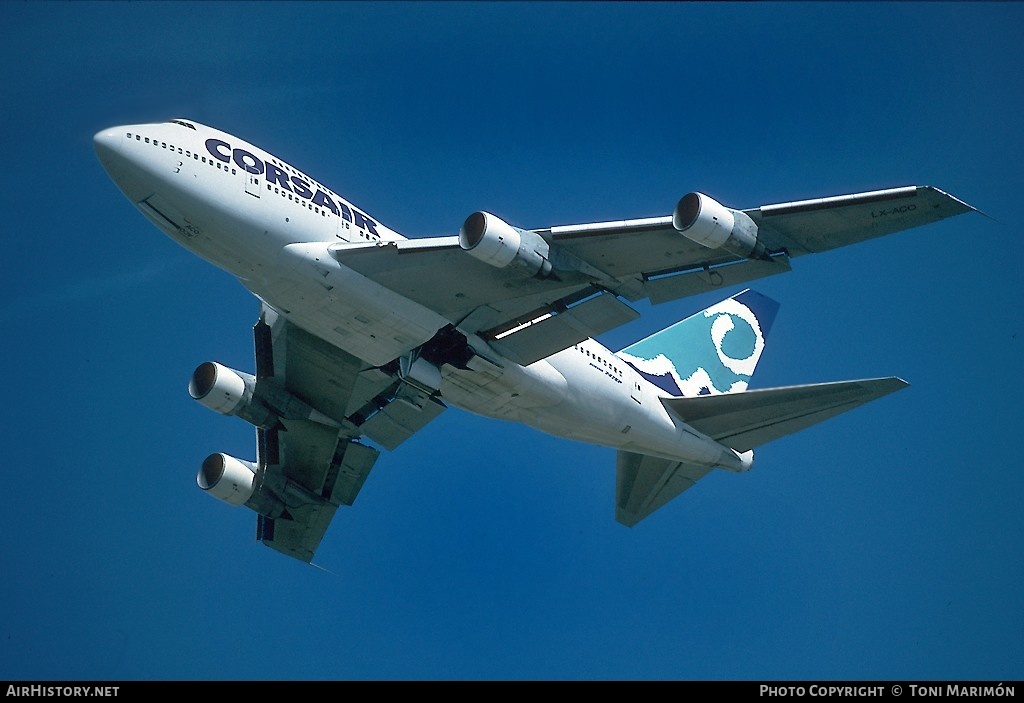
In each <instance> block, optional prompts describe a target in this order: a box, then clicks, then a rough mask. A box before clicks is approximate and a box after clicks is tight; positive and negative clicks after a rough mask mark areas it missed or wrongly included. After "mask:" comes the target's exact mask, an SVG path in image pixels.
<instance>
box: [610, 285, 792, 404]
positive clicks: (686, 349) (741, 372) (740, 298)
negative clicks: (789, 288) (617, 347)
mask: <svg viewBox="0 0 1024 703" xmlns="http://www.w3.org/2000/svg"><path fill="white" fill-rule="evenodd" d="M778 310H779V304H778V303H777V302H775V301H774V300H772V299H771V298H767V297H765V296H763V295H761V294H760V293H756V292H754V291H752V290H745V291H743V292H742V293H737V294H736V295H734V296H732V297H731V298H727V299H725V300H723V301H721V302H719V303H716V304H714V305H712V306H711V307H709V308H707V309H706V310H703V311H701V312H699V313H697V314H695V315H691V316H690V317H688V318H686V319H685V320H682V321H680V322H677V323H676V324H674V325H672V326H671V327H667V328H666V329H663V330H661V331H660V332H656V333H654V334H652V335H651V336H650V337H647V338H645V339H642V340H641V341H639V342H637V343H636V344H633V345H630V346H628V347H626V348H625V349H623V350H622V351H620V352H618V354H617V356H618V357H619V358H620V359H622V360H623V361H625V362H626V363H627V364H629V365H630V366H632V367H633V368H634V369H635V370H636V372H637V373H639V374H640V375H641V376H643V377H644V378H646V379H647V380H648V381H650V382H651V383H653V384H654V385H656V386H657V387H658V388H660V389H662V390H663V391H665V393H666V394H668V395H670V396H673V397H692V396H698V395H719V394H722V393H737V392H742V391H745V390H746V389H747V385H748V383H749V382H750V377H751V376H752V375H753V373H754V368H755V367H756V366H757V362H758V361H759V360H760V358H761V353H762V352H763V351H764V345H765V340H766V338H767V337H768V330H769V329H770V328H771V326H772V322H774V320H775V315H776V313H777V312H778Z"/></svg>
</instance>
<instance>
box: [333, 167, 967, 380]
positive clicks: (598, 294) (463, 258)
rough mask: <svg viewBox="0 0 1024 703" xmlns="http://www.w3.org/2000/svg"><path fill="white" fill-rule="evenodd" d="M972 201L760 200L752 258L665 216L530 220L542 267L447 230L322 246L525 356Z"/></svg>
mask: <svg viewBox="0 0 1024 703" xmlns="http://www.w3.org/2000/svg"><path fill="white" fill-rule="evenodd" d="M973 209H974V208H972V207H971V206H969V205H967V204H966V203H963V202H962V201H960V200H958V199H956V198H954V197H953V196H951V195H948V194H946V193H944V192H942V191H940V190H938V189H936V188H932V187H930V186H908V187H905V188H894V189H890V190H881V191H873V192H868V193H857V194H853V195H843V196H837V197H832V198H822V199H818V200H804V201H799V202H791V203H780V204H775V205H763V206H761V207H758V208H755V209H749V210H743V211H742V213H743V214H744V215H746V216H747V217H749V218H750V220H751V221H752V222H753V224H754V225H756V228H757V237H758V240H759V241H760V242H761V243H762V244H763V245H764V247H765V250H766V255H765V256H763V257H760V258H753V259H751V258H746V257H743V256H738V255H736V254H734V253H730V252H728V251H726V250H724V249H721V248H709V247H707V246H704V245H702V244H699V243H697V242H696V241H694V240H692V239H690V238H688V237H687V236H684V235H683V234H682V233H681V232H680V231H677V230H676V229H675V228H674V227H673V217H672V216H671V215H669V216H664V217H653V218H646V219H637V220H621V221H615V222H599V223H590V224H579V225H568V226H557V227H550V228H546V229H537V230H530V232H532V233H533V234H535V235H539V236H540V237H541V238H543V240H544V244H543V246H547V247H549V252H548V260H549V262H550V264H551V272H550V274H549V275H547V276H544V277H537V276H534V275H532V274H531V273H529V272H528V271H527V272H524V270H523V269H522V268H520V267H517V266H516V265H514V263H515V262H513V264H511V265H505V266H504V267H501V266H498V265H495V264H493V263H487V262H485V261H483V260H480V259H478V258H475V257H474V256H472V255H470V254H469V253H467V251H464V250H463V249H462V247H461V246H460V243H459V237H455V236H450V237H436V238H429V239H411V240H404V241H398V242H382V243H379V244H376V245H374V244H336V245H333V246H332V247H331V254H332V256H334V258H335V259H337V260H338V261H339V262H340V263H342V264H344V265H345V266H348V267H350V268H352V269H354V270H356V271H358V272H359V273H361V274H363V275H365V276H367V277H368V278H370V279H372V280H373V281H375V282H377V283H379V284H381V285H383V286H386V287H388V288H390V289H392V290H394V291H396V292H398V293H400V294H402V295H403V296H406V297H408V298H410V299H412V300H415V301H416V302H418V303H420V304H422V305H424V306H425V307H427V308H429V309H431V310H433V311H434V312H437V313H438V314H440V315H442V316H444V317H446V318H447V319H449V320H451V321H452V322H454V323H455V324H456V325H457V326H458V328H459V329H460V330H461V331H462V332H464V333H472V334H479V335H480V336H481V337H483V338H484V339H486V340H488V341H490V342H492V343H493V344H494V346H495V347H497V348H498V349H499V350H500V351H502V352H503V353H505V354H507V355H508V356H509V357H511V358H512V359H514V360H516V361H518V362H519V363H523V364H528V363H532V362H533V361H536V360H537V359H541V358H544V357H545V356H549V355H550V354H553V353H555V352H557V351H560V350H561V349H565V348H567V347H569V346H571V345H573V344H575V343H577V342H579V341H581V340H583V339H586V338H588V337H596V336H598V335H599V334H601V333H603V332H606V331H608V330H609V329H612V328H614V327H616V326H618V325H621V324H624V323H625V322H628V321H630V320H632V319H634V318H635V317H637V315H638V313H637V312H636V311H635V310H634V309H633V308H631V307H630V306H629V305H628V304H627V302H632V301H637V300H640V299H643V298H649V299H650V301H651V302H652V303H661V302H665V301H668V300H674V299H678V298H681V297H685V296H689V295H696V294H699V293H704V292H708V291H712V290H716V289H719V288H722V287H726V286H731V285H735V284H739V283H745V282H747V281H751V280H754V279H757V278H762V277H765V276H770V275H774V274H776V273H783V272H785V271H788V270H790V259H791V258H793V257H796V256H801V255H804V254H811V253H817V252H822V251H827V250H829V249H834V248H837V247H841V246H846V245H848V244H854V243H857V242H861V241H864V240H867V239H871V238H874V237H879V236H882V235H885V234H891V233H893V232H897V231H899V230H904V229H910V228H912V227H918V226H920V225H924V224H928V223H931V222H935V221H937V220H940V219H943V218H945V217H951V216H954V215H959V214H961V213H965V212H969V211H971V210H973ZM734 212H740V211H734ZM502 224H504V223H502ZM521 232H524V233H525V232H526V231H525V230H521ZM624 301H626V302H624ZM538 325H543V328H540V329H539V328H537V326H538Z"/></svg>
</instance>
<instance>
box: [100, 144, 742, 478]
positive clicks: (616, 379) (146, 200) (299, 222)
mask: <svg viewBox="0 0 1024 703" xmlns="http://www.w3.org/2000/svg"><path fill="white" fill-rule="evenodd" d="M121 129H122V131H123V130H128V129H134V130H137V132H133V133H132V135H133V136H132V137H131V138H129V137H127V136H125V134H126V133H122V138H123V139H124V148H125V150H126V151H130V152H132V155H133V156H134V161H135V163H137V164H138V166H137V167H133V166H130V165H129V166H125V167H124V170H123V171H122V172H121V173H119V174H118V179H117V180H118V183H119V185H120V186H121V188H122V190H123V191H124V192H125V194H126V195H127V196H128V197H129V198H130V199H131V200H132V201H133V202H134V203H135V204H136V205H137V206H138V207H139V209H140V210H142V211H143V213H145V214H146V215H147V217H149V219H150V220H151V221H152V222H153V223H154V224H156V225H157V226H158V227H159V228H160V229H161V230H162V231H164V232H165V233H166V234H168V236H170V237H171V238H172V239H174V240H175V241H177V242H178V243H179V244H181V245H182V246H184V247H186V248H188V249H189V250H191V251H193V252H194V253H196V254H197V255H199V256H200V257H202V258H203V259H205V260H207V261H209V262H211V263H213V264H214V265H216V266H218V267H220V268H222V269H224V270H225V271H228V272H230V273H231V274H232V275H234V276H236V277H237V278H238V279H239V280H240V281H241V282H242V284H243V285H244V286H245V287H246V288H247V289H249V290H250V291H251V292H252V293H253V294H254V295H256V296H257V297H259V298H260V299H261V300H263V301H264V302H265V303H267V304H268V305H270V306H271V307H273V308H274V309H276V310H278V311H279V312H280V313H281V314H283V315H284V316H285V317H286V318H288V319H289V320H290V321H291V322H293V323H294V324H296V325H298V326H299V327H302V328H304V329H306V330H307V331H309V332H311V333H313V334H315V335H317V336H319V337H321V338H323V339H324V340H326V341H328V342H330V343H331V344H333V345H336V346H337V347H338V348H340V349H342V350H344V351H346V352H348V353H350V354H353V355H354V356H357V357H359V358H361V359H364V360H365V361H367V362H368V363H370V364H373V365H377V366H380V365H384V364H386V363H388V362H391V361H393V360H394V359H396V358H398V357H399V356H401V355H402V354H405V353H407V352H409V351H410V350H412V349H415V348H417V347H418V346H420V345H422V344H423V343H425V342H427V341H428V340H429V339H430V338H431V337H432V336H433V335H434V334H435V332H437V330H439V329H440V328H442V327H443V326H445V325H446V324H448V323H449V322H450V321H449V320H447V319H445V318H443V317H441V316H439V315H438V314H437V313H434V312H433V311H431V310H429V309H427V308H425V307H423V306H421V305H419V304H417V303H415V302H413V301H411V300H409V299H407V298H404V297H402V296H399V295H397V294H395V293H394V292H392V291H390V290H389V289H387V288H385V287H383V286H380V285H379V284H377V283H375V282H373V281H371V280H369V279H367V278H366V277H365V276H362V275H361V274H359V273H357V272H355V271H353V270H351V269H349V268H347V267H345V266H343V265H341V264H339V263H338V262H337V261H336V260H335V259H334V258H332V257H331V256H330V254H329V252H328V250H327V247H328V246H329V245H331V244H336V243H341V242H363V243H365V242H373V241H389V240H401V239H405V238H404V237H402V236H401V235H399V234H397V233H395V232H393V231H391V230H389V229H388V228H386V227H384V226H383V225H380V224H379V223H377V222H376V221H374V220H369V222H370V223H371V226H369V227H366V226H363V227H360V226H357V225H358V224H360V223H359V218H358V217H357V218H355V220H356V222H348V221H346V220H345V219H343V218H342V217H339V216H338V215H336V214H335V213H333V212H328V211H327V210H326V208H318V207H316V206H315V205H314V204H313V203H312V202H311V201H310V200H309V199H307V198H300V197H298V196H297V195H295V194H293V193H290V192H289V193H282V190H281V189H280V188H278V187H275V185H274V184H273V183H270V182H268V180H267V179H266V178H264V177H262V176H258V177H256V178H253V177H252V176H251V175H250V174H249V173H247V172H246V171H245V170H243V169H242V168H239V167H238V165H237V164H236V163H235V161H230V162H228V163H221V162H220V161H216V162H215V160H214V159H212V158H208V157H207V152H208V149H207V148H206V146H205V143H206V140H207V139H209V138H211V137H212V138H217V139H220V140H221V143H227V144H230V145H232V146H233V147H234V148H238V149H244V151H245V153H247V154H251V155H254V156H256V157H258V158H259V159H261V160H263V161H265V162H267V163H276V164H281V167H282V168H288V169H290V172H293V173H298V172H296V171H294V170H293V169H291V168H290V167H288V166H286V165H284V164H283V163H282V162H280V161H278V160H276V159H274V157H273V156H271V155H270V154H268V153H266V152H264V151H263V150H261V149H259V148H258V147H255V146H253V145H251V144H248V143H245V142H242V141H241V140H238V139H237V138H235V137H233V136H231V135H227V134H224V133H220V132H216V131H215V130H205V129H204V131H202V132H195V133H194V134H192V133H188V132H187V130H185V129H183V128H181V127H180V126H178V125H174V124H153V125H138V126H136V127H134V128H121ZM138 135H142V139H137V138H136V136H138ZM145 140H149V141H148V142H147V141H145ZM164 140H166V141H164ZM157 141H159V144H157ZM163 144H166V145H167V146H162V145H163ZM238 163H240V164H243V165H244V163H245V161H239V162H238ZM301 177H302V178H305V179H307V180H308V181H310V182H311V183H314V184H315V181H312V179H308V177H305V176H301ZM317 185H318V184H317ZM268 186H269V187H268ZM328 192H329V193H330V196H331V198H332V199H334V200H337V201H338V203H339V205H340V204H341V202H344V201H341V200H340V198H338V196H336V195H334V193H333V192H331V191H328ZM342 207H344V208H349V209H351V210H352V211H354V212H358V211H357V210H356V209H355V208H354V207H353V206H352V205H351V204H350V203H347V202H344V205H343V206H342ZM361 215H362V213H360V216H361ZM363 219H364V221H365V220H368V218H363ZM488 356H490V358H491V360H492V361H494V362H495V366H494V367H491V368H490V370H489V372H487V373H478V372H476V371H466V370H463V371H459V370H456V369H452V368H448V367H446V368H445V369H442V376H443V381H442V384H441V388H440V392H441V396H442V398H443V399H444V400H445V402H446V403H449V404H451V405H454V406H456V407H459V408H462V409H464V410H467V411H470V412H473V413H477V414H481V415H486V416H489V417H496V418H501V419H507V420H514V421H519V422H522V423H524V424H528V425H530V426H532V427H534V428H537V429H539V430H541V431H543V432H546V433H549V434H553V435H557V436H561V437H566V438H570V439H575V440H580V441H584V442H588V443H593V444H599V445H603V446H608V447H614V448H618V449H624V450H627V451H634V452H637V453H643V454H648V455H654V456H660V457H662V458H666V459H673V460H680V461H686V462H691V463H699V464H704V465H721V464H723V463H733V462H734V461H735V456H728V455H723V449H724V448H723V447H722V446H721V445H719V444H717V443H715V442H713V441H712V440H710V439H708V438H707V437H705V436H704V435H701V434H699V433H697V432H695V431H693V430H692V429H691V428H689V427H688V426H686V425H685V424H684V423H682V422H680V421H678V420H677V419H676V418H674V417H673V416H672V415H670V414H669V412H668V411H667V410H666V408H665V407H664V405H663V404H662V403H661V402H660V401H659V400H658V395H659V390H658V389H657V388H656V387H655V386H653V385H652V384H650V383H649V382H648V381H647V380H646V379H643V378H642V377H640V376H639V375H638V374H636V373H635V371H633V369H632V368H631V367H629V366H628V365H626V364H624V363H622V362H621V361H619V360H618V359H617V358H616V357H615V356H614V354H613V353H612V352H610V351H609V350H607V349H605V348H604V347H603V346H601V345H600V344H598V343H597V342H595V341H594V340H586V341H584V342H582V343H580V344H579V345H576V346H574V347H570V348H569V349H566V350H564V351H561V352H559V353H557V354H554V355H552V356H551V357H549V358H547V359H544V360H541V361H538V362H536V363H534V364H532V365H530V366H528V367H522V366H519V365H517V364H515V363H514V362H512V361H510V360H508V359H504V358H502V357H501V356H500V355H498V354H497V353H496V352H494V351H493V350H491V351H490V352H489V354H488ZM609 362H614V363H615V364H617V367H618V369H619V370H620V371H621V373H614V374H613V373H609V372H608V370H607V366H608V363H609ZM499 367H500V368H499ZM725 451H728V450H725ZM729 454H732V452H729Z"/></svg>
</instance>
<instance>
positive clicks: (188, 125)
mask: <svg viewBox="0 0 1024 703" xmlns="http://www.w3.org/2000/svg"><path fill="white" fill-rule="evenodd" d="M167 121H168V122H173V123H174V124H180V125H181V126H182V127H188V128H189V129H195V128H196V127H195V125H191V124H189V123H188V122H185V121H184V120H167Z"/></svg>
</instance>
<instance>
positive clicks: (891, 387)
mask: <svg viewBox="0 0 1024 703" xmlns="http://www.w3.org/2000/svg"><path fill="white" fill-rule="evenodd" d="M907 385H909V384H907V382H906V381H904V380H903V379H900V378H895V377H890V378H875V379H866V380H862V381H839V382H836V383H817V384H808V385H801V386H790V387H785V388H766V389H760V390H753V391H744V392H742V393H726V394H722V395H702V396H693V397H690V398H662V399H661V402H662V403H664V404H665V406H666V407H667V408H668V409H669V410H671V411H672V412H673V413H675V415H677V416H678V417H679V418H680V419H681V420H683V422H685V423H686V424H688V425H689V426H690V427H693V428H694V429H695V430H697V431H698V432H701V433H703V434H706V435H708V436H709V437H711V438H712V439H714V440H716V441H718V442H721V443H722V444H724V445H726V446H727V447H730V448H732V449H735V450H736V451H738V452H745V451H747V450H749V449H753V448H754V447H758V446H761V445H762V444H767V443H768V442H771V441H773V440H775V439H778V438H779V437H784V436H786V435H788V434H792V433H794V432H797V431H799V430H802V429H805V428H807V427H810V426H811V425H815V424H817V423H819V422H822V421H823V420H827V419H829V418H830V417H835V416H836V415H839V414H841V413H844V412H846V411H847V410H852V409H853V408H856V407H857V406H860V405H863V404H864V403H867V402H869V401H872V400H875V399H876V398H881V397H882V396H884V395H888V394H889V393H893V392H895V391H898V390H900V389H901V388H905V387H906V386H907Z"/></svg>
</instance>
